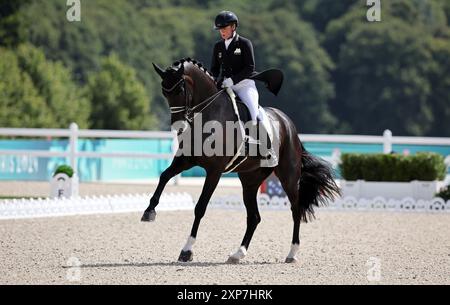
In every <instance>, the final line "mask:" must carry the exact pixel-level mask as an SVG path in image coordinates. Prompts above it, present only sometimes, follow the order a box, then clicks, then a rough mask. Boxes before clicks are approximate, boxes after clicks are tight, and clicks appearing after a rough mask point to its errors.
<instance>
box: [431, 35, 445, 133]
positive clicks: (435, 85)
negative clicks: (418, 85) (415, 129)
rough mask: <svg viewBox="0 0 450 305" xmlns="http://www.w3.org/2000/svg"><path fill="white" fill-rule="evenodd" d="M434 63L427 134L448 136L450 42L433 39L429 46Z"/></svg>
mask: <svg viewBox="0 0 450 305" xmlns="http://www.w3.org/2000/svg"><path fill="white" fill-rule="evenodd" d="M431 52H432V55H433V59H434V61H435V63H436V64H435V66H434V70H433V71H432V73H431V75H430V83H431V91H432V95H431V96H430V99H429V104H430V105H431V107H432V109H433V116H434V120H433V125H432V128H431V130H430V132H428V135H432V136H445V137H449V136H450V128H449V127H448V126H449V122H450V101H449V94H450V40H448V39H435V40H434V41H433V43H432V45H431Z"/></svg>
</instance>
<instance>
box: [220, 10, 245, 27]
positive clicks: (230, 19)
mask: <svg viewBox="0 0 450 305" xmlns="http://www.w3.org/2000/svg"><path fill="white" fill-rule="evenodd" d="M232 23H236V27H237V26H238V25H239V20H238V17H237V16H236V14H235V13H233V12H230V11H222V12H220V13H219V15H217V16H216V20H215V21H214V29H215V30H218V29H220V28H224V27H226V26H228V25H230V24H232Z"/></svg>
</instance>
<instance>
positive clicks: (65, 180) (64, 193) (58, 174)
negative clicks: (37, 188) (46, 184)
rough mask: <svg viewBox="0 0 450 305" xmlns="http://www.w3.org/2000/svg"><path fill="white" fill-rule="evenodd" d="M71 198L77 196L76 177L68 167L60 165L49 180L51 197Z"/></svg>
mask: <svg viewBox="0 0 450 305" xmlns="http://www.w3.org/2000/svg"><path fill="white" fill-rule="evenodd" d="M73 196H78V176H77V174H76V173H75V172H74V170H73V168H72V167H70V166H69V165H60V166H58V167H57V168H56V170H55V172H54V174H53V177H52V179H51V197H57V198H62V197H65V198H70V197H73Z"/></svg>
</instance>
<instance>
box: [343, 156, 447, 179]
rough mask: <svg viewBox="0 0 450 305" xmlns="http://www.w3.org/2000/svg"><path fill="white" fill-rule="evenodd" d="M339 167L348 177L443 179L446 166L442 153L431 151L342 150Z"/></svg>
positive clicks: (344, 175)
mask: <svg viewBox="0 0 450 305" xmlns="http://www.w3.org/2000/svg"><path fill="white" fill-rule="evenodd" d="M340 170H341V174H342V177H343V178H344V179H345V180H350V181H354V180H366V181H397V182H409V181H412V180H419V181H434V180H444V178H445V173H446V166H445V163H444V157H443V156H442V155H439V154H436V153H431V152H422V153H417V154H415V155H409V156H403V155H399V154H355V153H345V154H342V156H341V164H340Z"/></svg>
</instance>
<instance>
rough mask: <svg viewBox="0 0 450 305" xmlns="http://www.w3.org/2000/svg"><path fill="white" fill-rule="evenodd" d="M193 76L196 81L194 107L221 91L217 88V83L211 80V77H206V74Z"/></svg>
mask: <svg viewBox="0 0 450 305" xmlns="http://www.w3.org/2000/svg"><path fill="white" fill-rule="evenodd" d="M191 78H192V79H193V81H194V83H195V85H194V92H193V105H192V107H193V106H195V105H198V104H200V103H201V102H203V101H205V100H206V99H208V98H209V97H211V96H213V95H214V94H216V93H217V92H218V91H219V90H217V87H216V85H215V83H214V82H213V81H210V80H209V79H206V78H205V76H202V77H199V76H197V77H195V76H191Z"/></svg>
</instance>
